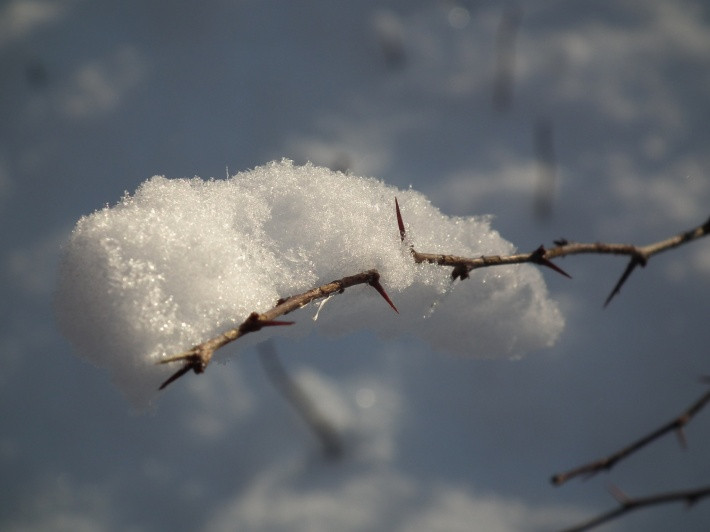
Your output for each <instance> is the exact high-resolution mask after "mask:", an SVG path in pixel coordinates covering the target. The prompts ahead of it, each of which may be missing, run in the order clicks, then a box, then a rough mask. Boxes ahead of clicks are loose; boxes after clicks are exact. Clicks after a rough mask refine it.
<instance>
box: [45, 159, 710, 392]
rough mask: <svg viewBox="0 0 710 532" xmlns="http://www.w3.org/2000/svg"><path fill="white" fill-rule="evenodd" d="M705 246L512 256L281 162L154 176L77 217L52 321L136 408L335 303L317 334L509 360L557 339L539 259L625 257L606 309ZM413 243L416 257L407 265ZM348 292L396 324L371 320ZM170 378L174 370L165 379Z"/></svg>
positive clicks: (466, 224)
mask: <svg viewBox="0 0 710 532" xmlns="http://www.w3.org/2000/svg"><path fill="white" fill-rule="evenodd" d="M395 198H396V199H395ZM393 200H394V201H395V204H396V209H395V211H396V221H397V224H396V225H395V223H394V220H393V213H392V203H393ZM400 201H401V202H402V206H403V207H404V208H405V210H406V214H407V223H408V227H405V223H404V220H403V217H402V213H401V210H400ZM397 229H398V231H397ZM708 232H710V220H708V221H707V222H706V223H705V224H703V225H701V226H700V227H698V228H696V229H694V230H692V231H688V232H686V233H681V234H680V235H677V236H675V237H673V238H670V239H668V240H665V241H662V242H658V243H656V244H652V245H649V246H644V247H637V246H630V245H622V244H600V243H597V244H580V243H570V242H567V241H562V242H556V243H555V247H553V248H550V249H546V248H544V247H543V246H539V247H538V248H536V249H535V250H534V251H532V252H529V253H516V250H515V248H514V247H513V246H512V244H510V243H509V242H506V241H505V240H504V239H503V238H501V237H500V235H499V234H498V233H497V232H496V231H495V230H493V229H492V228H491V227H490V219H489V218H487V217H468V218H459V217H447V216H444V215H443V214H441V212H440V211H439V210H438V209H436V208H435V207H433V206H432V205H431V203H430V202H429V201H428V200H427V199H426V198H425V197H424V196H423V195H422V194H419V193H417V192H416V191H413V190H406V191H403V190H399V189H396V188H394V187H390V186H387V185H385V184H384V183H383V182H381V181H379V180H376V179H373V178H364V177H357V176H352V175H346V174H343V173H342V172H333V171H331V170H329V169H327V168H320V167H316V166H313V165H311V164H307V165H304V166H296V165H294V164H293V163H292V162H290V161H287V160H282V161H280V162H272V163H269V164H267V165H264V166H261V167H257V168H255V169H253V170H251V171H248V172H242V173H239V174H237V175H235V176H234V177H232V178H229V179H225V180H207V181H205V180H202V179H199V178H193V179H165V178H163V177H158V176H156V177H153V178H151V179H150V180H148V181H146V182H145V183H143V184H142V185H141V186H140V187H139V188H138V190H136V192H135V193H134V194H133V195H129V194H128V193H126V195H125V196H124V197H123V199H122V200H121V201H120V202H119V203H118V204H117V205H115V206H113V207H109V206H107V207H105V208H104V209H102V210H100V211H97V212H95V213H93V214H91V215H89V216H85V217H83V218H81V219H80V220H79V222H78V223H77V225H76V227H75V229H74V231H73V233H72V236H71V239H70V241H69V243H68V245H67V246H66V249H65V254H64V257H63V260H62V263H61V267H60V274H59V284H58V289H57V293H56V310H57V317H58V322H59V325H60V328H61V329H62V331H63V332H64V333H65V335H66V336H67V337H68V338H69V339H70V340H71V341H72V342H73V343H74V344H75V345H76V346H77V349H78V351H79V353H80V354H81V355H82V356H84V357H86V358H87V359H89V360H91V361H92V362H94V363H95V364H97V365H99V366H101V367H105V368H107V369H108V370H109V371H110V372H111V375H112V377H113V380H114V382H116V384H117V385H118V386H119V387H120V388H121V389H122V390H123V391H124V393H125V394H126V395H127V396H128V397H129V398H130V399H132V400H133V401H134V403H135V404H137V405H145V403H146V402H147V401H149V400H150V399H151V397H152V395H153V393H154V391H155V390H156V388H157V387H158V386H157V384H156V382H157V383H159V382H162V383H163V384H162V385H161V386H160V388H164V387H165V386H167V385H168V384H170V383H171V382H173V381H174V380H175V379H177V378H179V377H181V376H182V375H184V374H186V373H187V372H189V371H190V370H192V371H194V372H196V373H201V372H203V371H204V370H205V368H206V366H207V365H208V364H209V363H210V361H211V360H212V359H213V357H214V354H215V352H216V351H217V350H218V349H219V348H220V347H223V346H224V345H226V344H228V343H231V342H233V341H234V340H236V339H238V338H242V337H244V336H247V335H248V333H252V332H256V331H261V332H260V333H259V335H255V336H258V337H259V341H262V340H264V339H267V338H268V337H269V334H270V333H269V331H273V330H275V329H278V330H279V332H280V333H282V334H285V335H289V336H292V337H293V336H299V335H303V334H305V333H306V332H307V330H308V328H309V327H313V326H314V325H313V320H298V322H297V323H294V322H284V321H279V320H277V318H279V317H281V316H283V315H285V314H289V313H291V312H294V311H296V310H298V309H301V308H303V307H304V306H307V305H309V304H310V303H312V302H313V301H316V300H318V299H323V298H327V297H330V296H331V295H333V294H336V293H340V292H342V291H344V290H345V289H350V290H349V297H348V298H347V303H343V304H340V303H333V304H331V305H329V307H328V311H327V312H325V313H323V316H322V317H321V318H320V319H319V321H318V330H319V331H322V332H325V333H329V334H344V333H348V332H351V331H354V330H359V329H370V330H373V331H375V332H377V333H379V334H381V335H385V336H397V335H402V334H406V335H409V336H417V337H419V338H420V339H422V340H423V341H425V342H427V343H429V344H430V345H433V346H436V347H437V349H441V350H445V351H449V352H452V353H459V354H462V355H467V356H474V357H489V358H490V357H501V356H507V357H519V356H522V355H523V354H525V353H527V352H530V351H535V350H537V349H540V348H543V347H549V346H551V345H552V344H554V342H555V341H556V339H557V337H558V336H559V334H560V333H561V331H562V328H563V325H564V321H563V319H562V317H561V315H560V313H559V310H558V308H557V305H556V304H555V303H554V302H553V301H551V300H550V299H549V298H548V294H547V288H546V286H545V284H544V281H543V278H542V276H541V274H540V272H539V271H537V269H535V268H533V267H530V265H543V266H546V267H548V268H552V269H554V270H555V271H557V272H559V273H561V274H563V275H566V276H568V277H569V275H567V274H566V273H565V272H564V271H563V270H562V269H560V268H559V266H557V265H555V264H553V263H552V259H554V258H557V257H562V256H566V255H574V254H579V253H613V254H622V255H627V256H630V257H631V262H630V265H629V267H628V268H627V272H625V274H624V275H623V276H622V279H621V280H620V282H619V283H617V286H616V287H615V289H614V291H613V292H612V296H613V295H614V294H615V293H617V292H618V291H619V289H620V287H621V285H622V284H623V282H624V281H625V280H626V278H628V275H629V274H630V273H631V271H632V270H633V269H634V268H635V267H636V266H637V265H639V264H640V265H645V264H646V262H647V260H648V259H649V257H650V256H652V255H653V254H655V253H659V252H660V251H663V250H665V249H670V248H672V247H675V246H678V245H680V244H683V243H685V242H688V241H690V240H693V239H696V238H699V237H701V236H705V235H707V234H708ZM414 241H416V243H417V246H418V247H421V248H423V249H428V250H429V252H428V253H421V252H418V251H415V249H414V246H413V244H412V242H414ZM403 242H405V243H406V244H407V245H403ZM524 263H529V265H527V264H524ZM442 266H448V267H452V271H451V272H450V275H449V274H448V273H447V270H446V269H445V268H442ZM489 266H500V267H499V268H498V267H497V268H486V271H484V272H480V273H478V274H477V281H478V282H476V283H470V284H467V288H466V289H465V290H462V289H461V288H458V284H459V283H455V281H456V280H463V279H466V278H468V277H469V274H470V272H471V271H472V270H474V269H478V268H483V267H489ZM333 279H335V280H334V281H333ZM358 285H368V286H370V287H372V288H375V290H376V291H377V292H378V293H379V295H380V296H382V297H383V298H384V299H385V300H386V301H387V303H388V305H389V306H390V307H391V308H393V309H394V310H398V309H399V313H400V315H399V316H398V317H397V316H395V314H394V313H392V312H391V311H390V313H389V314H385V313H384V310H383V307H384V305H379V306H376V305H375V306H373V305H372V304H371V302H370V298H369V296H367V294H368V293H369V292H367V291H364V290H361V289H359V288H357V287H358ZM385 286H386V287H387V292H388V293H389V294H392V296H393V297H392V299H390V296H389V295H388V294H387V292H385V290H384V287H385ZM314 287H315V288H314ZM292 294H296V295H292ZM393 300H394V301H397V307H395V306H394V303H393ZM263 309H266V310H263ZM308 322H310V324H309V323H308ZM235 323H236V324H238V325H236V326H235V325H234V324H235ZM283 325H290V326H289V327H282V326H283ZM224 331H226V332H224ZM271 334H272V333H271ZM250 336H251V335H250ZM205 338H209V340H205ZM239 343H240V344H242V347H245V346H246V345H250V344H249V339H248V338H247V339H246V340H242V341H240V342H239ZM252 343H256V342H252ZM188 345H192V346H193V347H192V348H190V349H189V350H187V351H185V346H188ZM176 353H177V354H176ZM171 363H182V366H181V367H180V369H178V370H177V371H175V370H174V369H173V370H171V371H170V373H166V370H170V368H169V367H167V366H170V365H172V364H171Z"/></svg>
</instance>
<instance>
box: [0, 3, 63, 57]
mask: <svg viewBox="0 0 710 532" xmlns="http://www.w3.org/2000/svg"><path fill="white" fill-rule="evenodd" d="M71 4H72V1H71V0H70V1H63V0H54V1H42V0H13V1H11V2H8V3H6V4H5V5H4V6H3V7H2V8H0V47H2V46H4V45H5V44H7V43H9V42H12V41H15V40H18V39H22V38H26V37H27V36H28V35H29V34H30V33H31V32H32V31H34V30H35V29H37V28H39V27H41V26H44V25H46V24H50V23H54V22H57V21H58V20H60V19H61V18H62V16H63V15H64V14H65V12H66V11H67V9H68V8H69V6H70V5H71Z"/></svg>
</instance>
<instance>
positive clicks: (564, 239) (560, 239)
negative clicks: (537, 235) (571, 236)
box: [552, 238, 569, 247]
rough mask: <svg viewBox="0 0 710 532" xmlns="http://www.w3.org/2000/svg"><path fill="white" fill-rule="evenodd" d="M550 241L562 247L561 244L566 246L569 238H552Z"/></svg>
mask: <svg viewBox="0 0 710 532" xmlns="http://www.w3.org/2000/svg"><path fill="white" fill-rule="evenodd" d="M552 243H553V244H555V245H556V246H559V247H562V246H566V245H567V244H569V240H567V239H566V238H559V239H557V240H553V242H552Z"/></svg>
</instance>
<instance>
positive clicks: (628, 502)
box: [564, 486, 710, 532]
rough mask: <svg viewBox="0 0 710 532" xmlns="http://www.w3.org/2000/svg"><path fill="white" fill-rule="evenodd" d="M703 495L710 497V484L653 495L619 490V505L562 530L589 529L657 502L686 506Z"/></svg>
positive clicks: (617, 494)
mask: <svg viewBox="0 0 710 532" xmlns="http://www.w3.org/2000/svg"><path fill="white" fill-rule="evenodd" d="M705 497H710V486H703V487H700V488H696V489H690V490H683V491H672V492H667V493H658V494H655V495H649V496H646V497H637V498H630V497H627V496H626V495H624V494H623V493H621V492H618V490H617V492H616V493H615V498H616V500H617V501H618V502H619V505H618V506H617V507H616V508H614V509H613V510H610V511H608V512H606V513H603V514H601V515H598V516H597V517H594V518H592V519H590V520H589V521H585V522H584V523H580V524H578V525H576V526H573V527H572V528H567V529H565V530H564V532H582V531H583V530H590V529H592V528H594V527H597V526H599V525H601V524H603V523H606V522H608V521H611V520H612V519H616V518H617V517H621V516H622V515H624V514H626V513H629V512H631V511H633V510H638V509H639V508H643V507H646V506H656V505H659V504H668V503H672V502H685V503H686V504H687V505H688V506H692V505H693V504H695V503H696V502H698V501H700V500H701V499H703V498H705Z"/></svg>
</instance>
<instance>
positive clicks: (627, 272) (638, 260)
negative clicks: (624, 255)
mask: <svg viewBox="0 0 710 532" xmlns="http://www.w3.org/2000/svg"><path fill="white" fill-rule="evenodd" d="M639 264H640V265H641V266H645V265H646V261H645V259H641V258H639V257H632V258H631V260H630V261H629V264H628V265H627V266H626V269H625V270H624V273H622V274H621V278H620V279H619V281H618V282H617V283H616V285H615V286H614V289H613V290H612V291H611V294H609V297H607V298H606V301H604V308H606V306H607V305H608V304H609V302H610V301H611V300H612V299H613V298H614V296H615V295H616V294H618V293H619V292H621V287H622V286H623V285H624V283H625V282H626V279H628V278H629V276H630V275H631V273H632V272H633V271H634V269H635V268H636V266H638V265H639Z"/></svg>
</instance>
